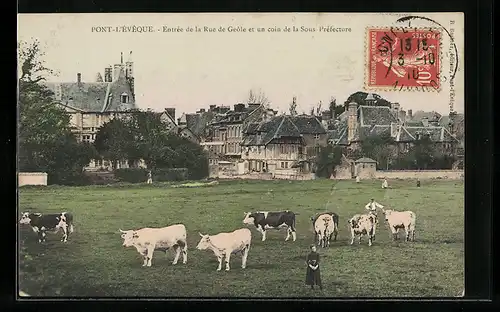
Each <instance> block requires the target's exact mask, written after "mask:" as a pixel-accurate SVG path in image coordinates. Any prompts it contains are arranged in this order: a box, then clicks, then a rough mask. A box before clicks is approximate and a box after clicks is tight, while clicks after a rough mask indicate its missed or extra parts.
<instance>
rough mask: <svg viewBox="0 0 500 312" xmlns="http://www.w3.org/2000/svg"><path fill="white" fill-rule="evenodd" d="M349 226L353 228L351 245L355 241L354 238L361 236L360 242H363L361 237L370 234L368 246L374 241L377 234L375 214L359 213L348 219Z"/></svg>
mask: <svg viewBox="0 0 500 312" xmlns="http://www.w3.org/2000/svg"><path fill="white" fill-rule="evenodd" d="M347 222H348V223H349V228H350V229H351V245H352V244H353V243H354V238H355V237H356V236H358V237H359V244H361V237H362V236H363V235H367V236H368V246H371V245H372V243H373V237H374V235H375V228H376V226H377V220H376V216H374V215H373V214H370V213H369V214H357V215H354V216H353V217H352V218H350V219H349V220H348V221H347Z"/></svg>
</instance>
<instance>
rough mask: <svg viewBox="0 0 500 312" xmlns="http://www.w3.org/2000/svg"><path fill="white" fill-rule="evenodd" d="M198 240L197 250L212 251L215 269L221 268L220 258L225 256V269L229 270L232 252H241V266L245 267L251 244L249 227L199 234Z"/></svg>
mask: <svg viewBox="0 0 500 312" xmlns="http://www.w3.org/2000/svg"><path fill="white" fill-rule="evenodd" d="M199 234H200V236H201V239H200V242H199V243H198V246H196V248H197V249H199V250H211V251H213V252H214V254H215V256H216V257H217V260H218V261H219V266H218V267H217V271H220V270H221V269H222V259H223V258H224V257H225V258H226V271H229V269H230V266H229V261H230V260H231V255H232V254H238V253H239V254H241V255H242V259H241V268H243V269H244V268H246V266H247V258H248V252H249V251H250V245H251V244H252V232H250V230H249V229H239V230H236V231H233V232H230V233H219V234H216V235H208V234H205V235H203V234H201V233H199Z"/></svg>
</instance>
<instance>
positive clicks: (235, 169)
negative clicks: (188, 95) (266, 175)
mask: <svg viewBox="0 0 500 312" xmlns="http://www.w3.org/2000/svg"><path fill="white" fill-rule="evenodd" d="M209 113H212V114H213V118H212V120H211V121H210V122H209V124H208V126H207V131H206V137H205V141H204V142H201V143H200V144H201V145H202V146H204V147H205V149H206V150H207V151H208V153H209V168H210V176H219V171H222V172H223V173H222V174H226V175H234V174H242V173H243V167H242V161H241V158H242V156H241V155H242V150H241V143H242V142H243V135H244V131H245V129H246V128H247V127H248V125H249V124H250V123H252V122H260V121H262V120H266V119H269V118H271V117H272V116H274V115H276V113H277V112H276V111H273V110H272V109H269V108H266V107H265V106H264V105H261V104H253V103H250V104H247V105H245V104H243V103H238V104H235V105H234V109H233V110H231V109H230V107H227V106H216V105H211V106H210V109H209Z"/></svg>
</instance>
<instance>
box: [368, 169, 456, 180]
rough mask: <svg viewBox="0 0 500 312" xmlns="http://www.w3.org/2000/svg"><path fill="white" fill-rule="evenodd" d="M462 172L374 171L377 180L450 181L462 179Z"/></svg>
mask: <svg viewBox="0 0 500 312" xmlns="http://www.w3.org/2000/svg"><path fill="white" fill-rule="evenodd" d="M464 176H465V175H464V171H463V170H389V171H381V170H380V171H376V173H375V177H376V178H377V179H384V178H386V179H451V180H459V179H463V178H464Z"/></svg>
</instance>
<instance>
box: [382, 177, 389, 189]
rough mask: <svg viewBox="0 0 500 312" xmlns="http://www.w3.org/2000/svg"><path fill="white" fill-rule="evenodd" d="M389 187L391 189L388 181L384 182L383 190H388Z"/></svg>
mask: <svg viewBox="0 0 500 312" xmlns="http://www.w3.org/2000/svg"><path fill="white" fill-rule="evenodd" d="M388 187H389V183H387V180H386V179H384V182H382V188H383V189H386V188H388Z"/></svg>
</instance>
